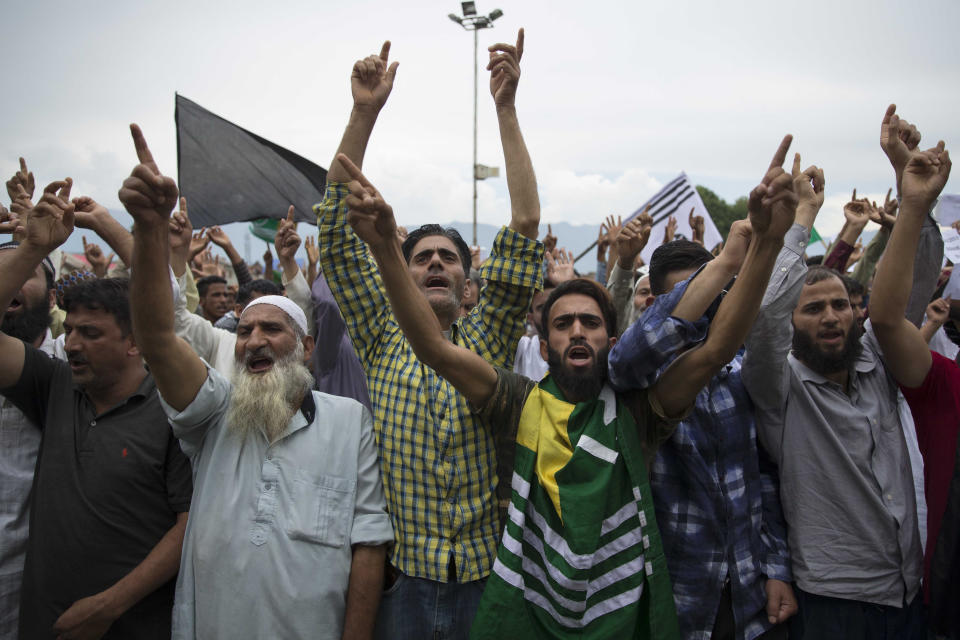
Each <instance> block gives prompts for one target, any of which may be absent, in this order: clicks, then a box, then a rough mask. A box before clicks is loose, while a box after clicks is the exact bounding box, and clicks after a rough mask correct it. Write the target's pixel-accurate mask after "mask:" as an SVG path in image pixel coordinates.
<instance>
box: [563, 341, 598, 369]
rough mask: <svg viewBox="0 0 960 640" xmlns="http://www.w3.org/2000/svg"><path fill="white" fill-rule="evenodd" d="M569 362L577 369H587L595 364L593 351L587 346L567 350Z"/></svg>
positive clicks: (576, 346)
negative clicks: (591, 364) (592, 363)
mask: <svg viewBox="0 0 960 640" xmlns="http://www.w3.org/2000/svg"><path fill="white" fill-rule="evenodd" d="M567 361H568V362H569V363H570V364H571V365H573V366H575V367H585V366H587V365H589V364H590V363H591V362H593V351H592V350H591V349H590V347H587V346H585V345H575V346H572V347H570V348H568V349H567Z"/></svg>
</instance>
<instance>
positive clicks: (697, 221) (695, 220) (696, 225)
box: [687, 208, 707, 246]
mask: <svg viewBox="0 0 960 640" xmlns="http://www.w3.org/2000/svg"><path fill="white" fill-rule="evenodd" d="M694 211H696V208H691V209H690V215H689V218H688V220H687V224H689V225H690V233H691V235H692V237H691V238H690V239H691V240H693V241H694V242H696V243H697V244H699V245H700V246H703V236H704V234H705V233H706V229H707V224H706V221H704V219H703V216H695V215H693V212H694Z"/></svg>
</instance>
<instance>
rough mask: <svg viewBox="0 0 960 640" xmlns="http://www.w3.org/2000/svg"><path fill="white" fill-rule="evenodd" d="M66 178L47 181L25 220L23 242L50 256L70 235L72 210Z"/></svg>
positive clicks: (69, 185) (70, 182) (69, 182)
mask: <svg viewBox="0 0 960 640" xmlns="http://www.w3.org/2000/svg"><path fill="white" fill-rule="evenodd" d="M72 185H73V181H72V180H71V179H70V178H67V179H66V180H58V181H56V182H51V183H50V184H48V185H47V186H46V188H45V189H44V190H43V195H42V196H41V197H40V201H39V202H37V204H36V206H34V207H33V210H32V211H30V215H29V217H28V219H27V225H26V232H25V234H24V239H23V243H25V244H29V245H31V246H34V247H37V248H39V249H42V250H43V252H44V253H50V252H51V251H53V250H54V249H56V248H57V247H59V246H60V245H61V244H63V243H64V241H66V239H67V238H69V237H70V234H71V233H73V224H74V222H73V209H74V205H73V203H72V202H70V188H71V186H72Z"/></svg>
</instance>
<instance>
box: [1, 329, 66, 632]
mask: <svg viewBox="0 0 960 640" xmlns="http://www.w3.org/2000/svg"><path fill="white" fill-rule="evenodd" d="M53 344H54V341H53V336H52V335H51V334H50V330H49V329H47V334H46V336H44V338H43V342H42V343H41V344H40V350H41V351H43V352H44V353H46V354H47V355H50V356H52V355H53ZM42 434H43V432H42V431H41V430H40V427H38V426H37V425H35V424H33V423H32V422H29V421H28V420H27V417H26V416H25V415H23V412H22V411H20V409H18V408H17V407H15V406H14V405H13V403H12V402H10V401H9V400H7V399H6V398H5V397H2V396H0V532H2V534H0V640H15V638H16V637H17V621H18V620H19V618H20V581H21V577H22V575H23V559H24V557H25V556H26V553H27V536H28V535H29V531H30V530H29V524H30V523H29V516H30V488H31V487H32V486H33V470H34V468H35V467H36V466H37V453H38V452H39V451H40V437H41V435H42Z"/></svg>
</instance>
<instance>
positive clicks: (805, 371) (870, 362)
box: [787, 349, 880, 384]
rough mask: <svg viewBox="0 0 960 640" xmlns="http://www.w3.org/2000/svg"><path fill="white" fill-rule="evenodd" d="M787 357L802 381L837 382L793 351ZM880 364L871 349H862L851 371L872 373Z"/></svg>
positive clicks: (815, 382)
mask: <svg viewBox="0 0 960 640" xmlns="http://www.w3.org/2000/svg"><path fill="white" fill-rule="evenodd" d="M787 358H788V359H789V361H790V364H792V365H793V368H794V371H796V372H797V376H799V378H800V380H801V382H813V383H814V384H827V383H831V384H836V383H835V382H833V381H832V380H830V379H828V378H825V377H824V376H822V375H821V374H819V373H817V372H816V371H814V370H813V369H811V368H810V367H808V366H807V365H805V364H804V363H803V362H801V361H800V360H798V359H797V357H796V356H794V355H793V351H791V352H790V355H788V356H787ZM879 364H880V363H879V361H878V360H877V358H876V357H875V356H874V355H873V353H872V352H871V351H870V350H869V349H862V350H861V351H860V355H859V356H858V357H857V359H856V361H854V363H853V371H852V372H851V373H853V372H856V373H870V372H871V371H873V370H874V369H876V368H877V365H879ZM853 378H855V376H851V382H853Z"/></svg>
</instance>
